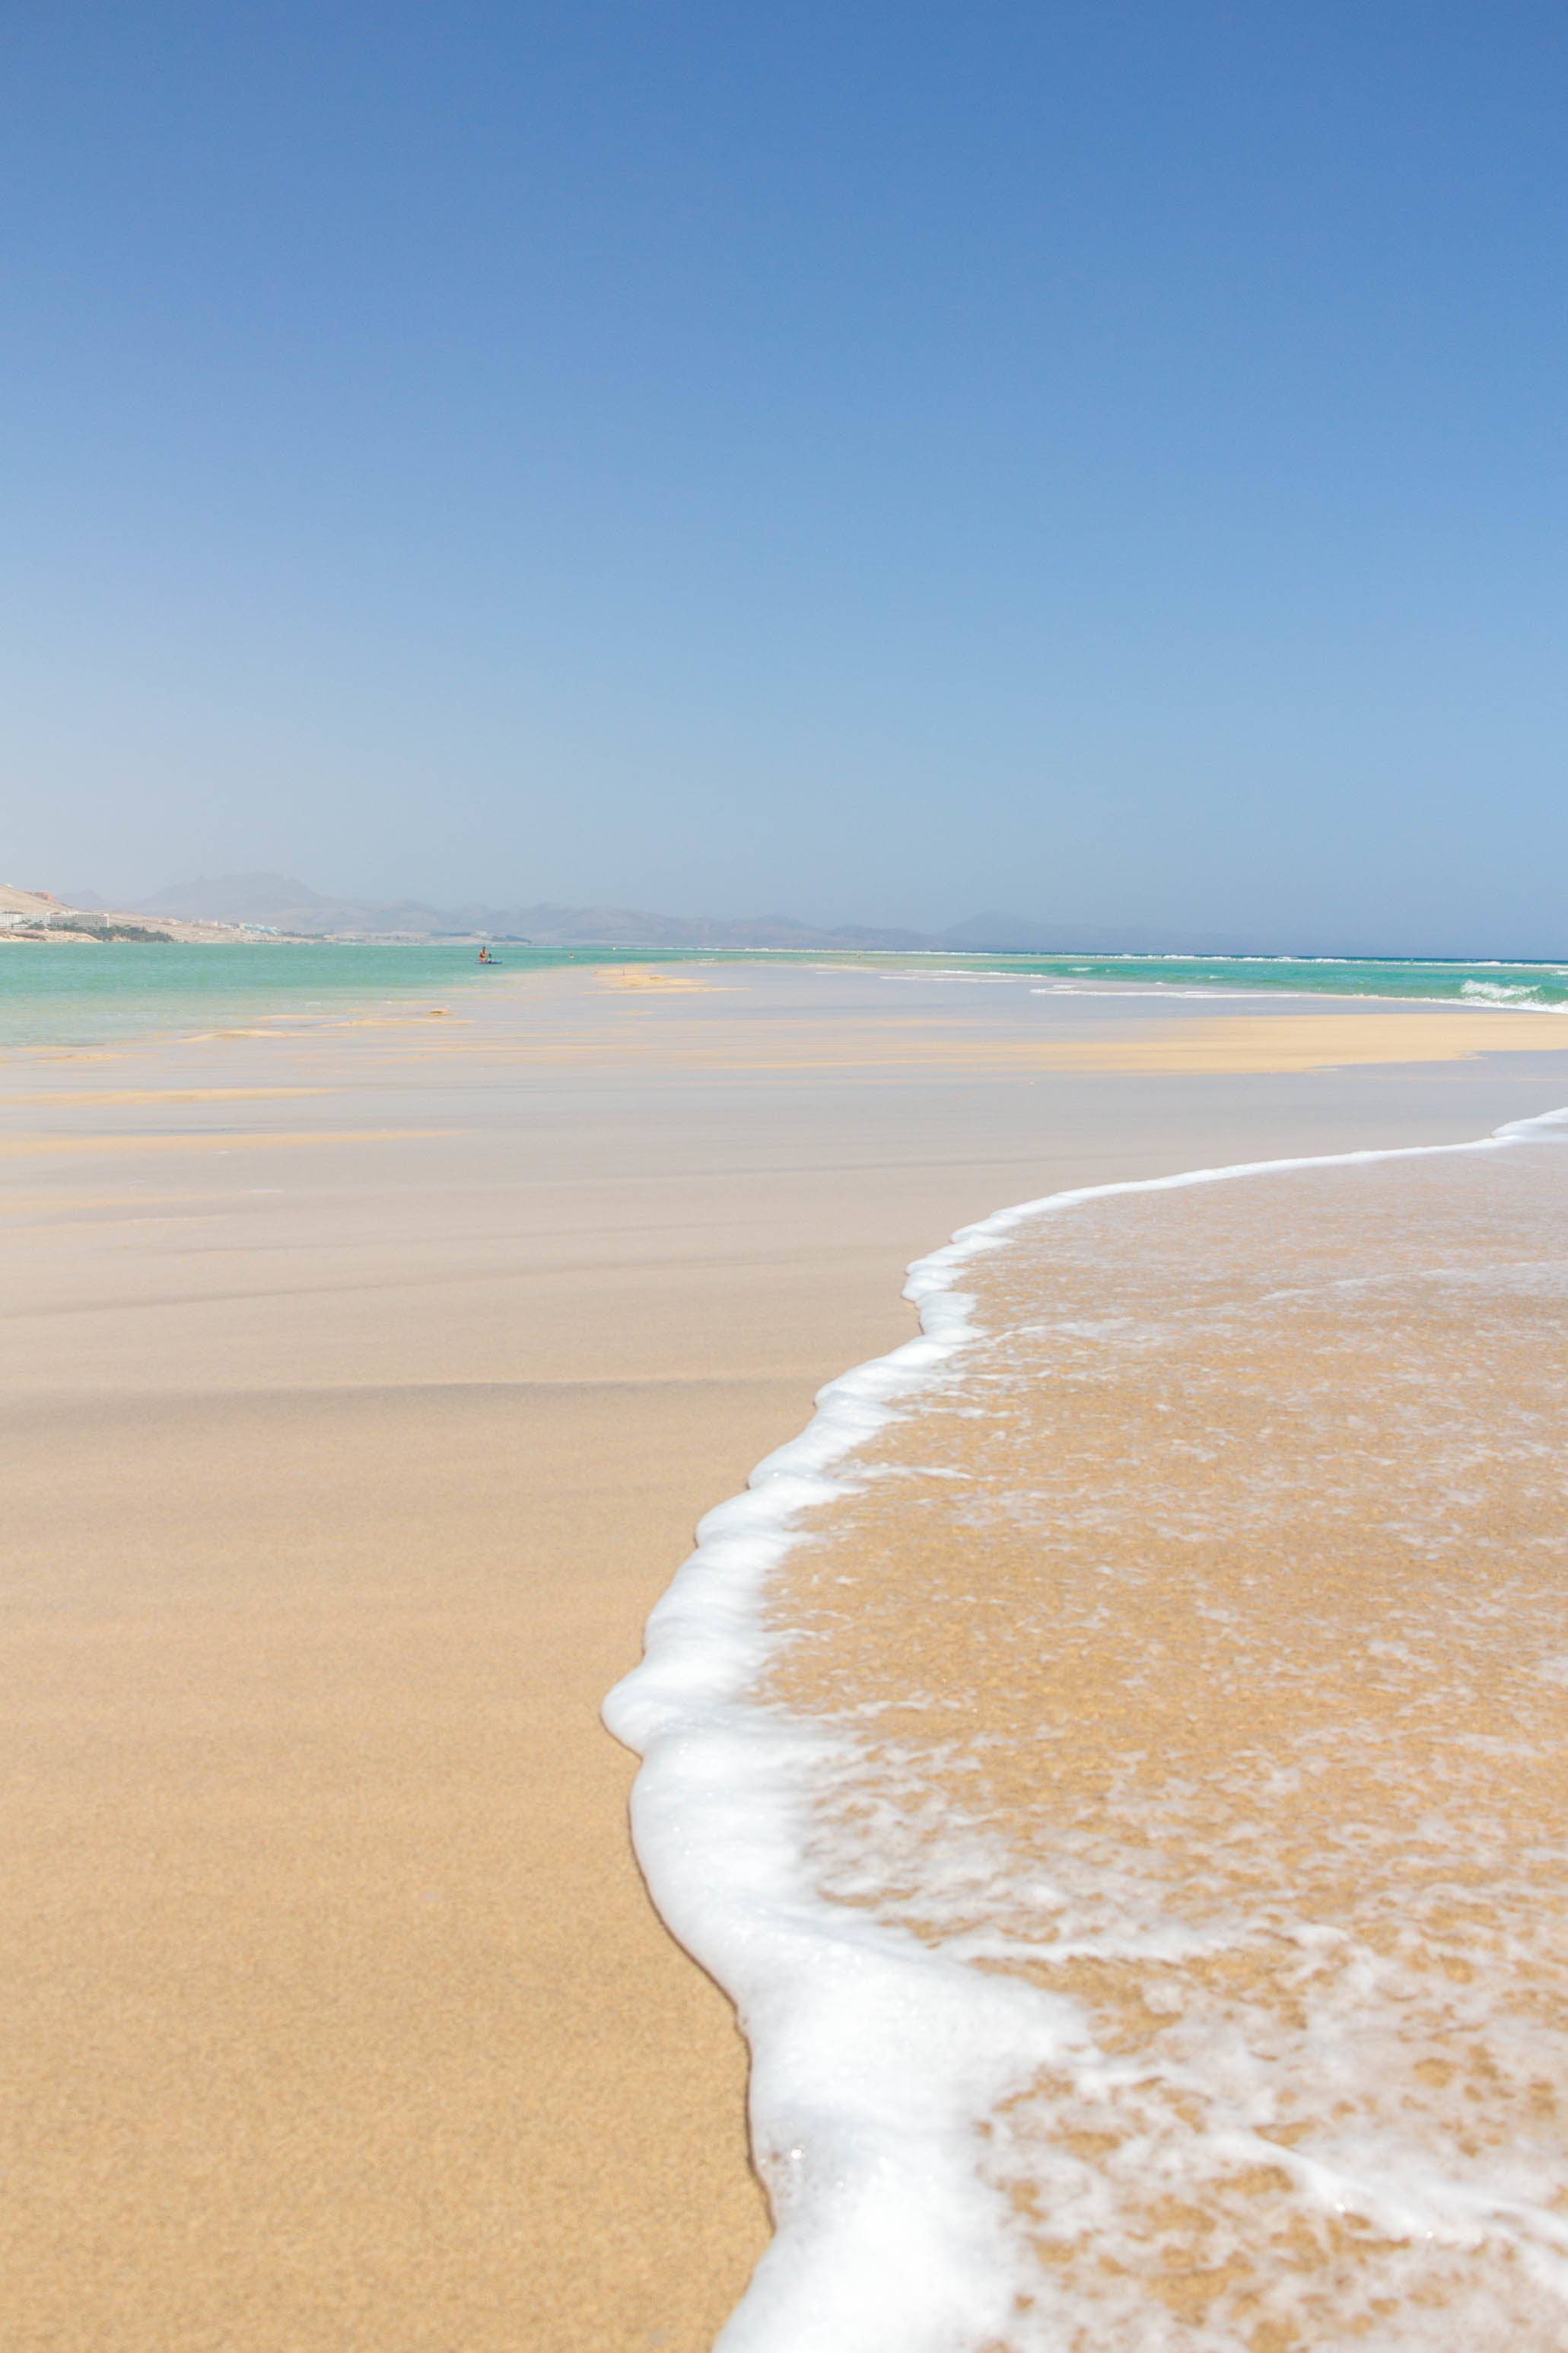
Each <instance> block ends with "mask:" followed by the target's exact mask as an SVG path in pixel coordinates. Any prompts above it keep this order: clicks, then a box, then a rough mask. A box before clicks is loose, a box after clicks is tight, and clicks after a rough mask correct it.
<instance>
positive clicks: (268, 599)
mask: <svg viewBox="0 0 1568 2353" xmlns="http://www.w3.org/2000/svg"><path fill="white" fill-rule="evenodd" d="M0 40H3V42H4V51H3V54H4V57H5V77H4V82H5V89H4V95H3V96H0V106H3V108H4V110H5V124H6V138H5V155H4V161H3V162H0V174H3V183H0V185H4V188H5V195H6V198H7V200H8V210H9V212H10V215H11V217H12V218H13V219H14V220H26V221H27V222H29V223H30V224H32V227H31V229H30V232H29V235H28V237H26V239H23V240H18V241H16V242H15V243H14V244H13V246H12V247H11V248H10V250H9V253H8V256H7V258H6V259H5V261H4V263H3V264H0V268H3V269H4V273H5V280H4V282H5V293H6V303H5V310H6V314H7V319H8V322H9V323H8V332H9V334H10V336H11V338H12V353H11V364H10V367H9V369H8V371H7V375H8V378H9V382H10V385H11V396H10V400H9V402H8V409H7V417H8V421H7V427H6V430H5V439H4V444H3V448H0V465H3V466H4V470H5V496H6V502H7V510H8V515H9V520H10V531H9V534H8V537H9V553H8V561H7V565H6V570H5V605H6V621H7V628H6V632H5V638H6V644H5V652H4V654H3V655H0V681H3V683H4V686H5V692H6V699H7V704H8V707H9V710H10V712H11V714H12V716H11V724H10V729H9V744H8V759H7V770H8V776H9V779H10V789H9V791H8V793H7V802H8V808H7V815H6V823H5V866H6V868H7V870H8V872H7V879H8V880H10V881H15V882H16V883H17V884H20V885H23V886H24V887H26V885H28V884H33V885H41V886H43V887H47V888H55V887H57V886H58V885H60V884H63V885H65V886H68V887H73V886H81V887H85V886H87V885H88V884H89V883H90V884H91V886H92V887H93V888H94V889H96V890H99V891H100V892H105V893H106V894H110V895H112V894H114V893H121V894H123V896H124V897H125V898H126V899H127V900H128V901H134V900H139V899H141V898H143V897H145V896H147V895H149V894H151V893H153V892H155V891H158V890H160V889H162V888H163V887H164V886H166V885H168V884H169V883H170V881H171V880H172V879H173V878H175V877H178V876H185V877H190V876H194V875H195V874H197V873H201V872H205V873H206V874H209V875H220V876H221V875H234V874H243V873H247V872H250V871H279V872H282V873H284V874H302V875H304V876H306V877H308V878H309V880H310V884H311V887H312V888H314V889H316V890H317V891H320V892H322V893H324V894H326V895H329V896H335V897H342V898H344V899H353V900H356V901H367V900H376V901H395V900H396V899H398V898H401V897H405V896H417V897H420V898H423V899H426V900H428V901H431V902H435V903H437V904H439V905H460V904H462V903H464V902H476V901H484V902H493V903H508V902H517V903H526V902H532V901H540V900H548V901H553V902H561V903H563V904H567V905H583V904H590V905H592V904H619V905H626V906H632V907H638V908H647V909H650V910H657V911H659V912H661V913H669V914H672V915H681V916H713V917H719V918H726V917H729V918H734V917H749V916H753V915H761V914H764V913H778V912H780V911H783V912H784V913H788V914H790V915H792V916H794V917H795V918H796V919H798V920H800V921H803V922H806V923H814V924H818V925H822V926H825V927H834V926H837V925H840V924H844V923H864V924H868V925H874V926H879V927H895V928H907V929H911V930H916V931H921V932H931V933H937V932H941V931H942V930H944V929H946V928H947V927H948V926H950V925H952V924H953V923H957V922H959V921H961V920H962V919H963V917H964V916H965V915H967V914H969V913H973V911H974V910H976V909H981V908H1005V909H1010V910H1016V911H1017V912H1018V913H1022V914H1026V915H1029V916H1031V917H1033V918H1035V919H1038V920H1044V921H1055V922H1060V923H1064V924H1068V923H1071V924H1082V923H1089V924H1096V925H1100V924H1110V925H1113V926H1119V927H1126V926H1134V927H1137V926H1143V927H1148V926H1150V925H1155V926H1163V928H1165V929H1167V930H1169V931H1172V932H1181V933H1183V934H1187V933H1191V932H1193V931H1194V930H1196V931H1200V932H1203V931H1212V932H1213V933H1215V934H1223V935H1226V936H1234V935H1237V934H1246V935H1247V937H1249V938H1251V937H1259V938H1266V939H1274V940H1278V941H1279V944H1281V945H1282V946H1285V945H1289V946H1298V947H1302V948H1306V947H1316V948H1318V949H1319V950H1320V951H1321V952H1325V953H1331V952H1334V951H1336V950H1348V951H1352V952H1356V951H1368V950H1370V949H1373V948H1378V949H1381V950H1382V951H1383V952H1384V953H1390V954H1398V953H1421V952H1427V953H1450V954H1455V955H1521V956H1524V955H1551V954H1552V953H1553V952H1555V953H1557V954H1559V955H1561V954H1563V953H1564V952H1568V921H1565V919H1564V917H1563V914H1562V913H1561V912H1560V909H1561V902H1562V896H1563V894H1562V889H1561V883H1560V881H1559V876H1560V873H1561V871H1562V867H1563V860H1564V854H1565V852H1568V814H1565V812H1568V794H1565V793H1564V790H1563V785H1564V776H1563V767H1564V761H1563V744H1564V740H1565V739H1564V720H1565V718H1568V669H1565V666H1564V664H1563V659H1562V652H1561V647H1562V641H1563V625H1564V620H1565V619H1568V594H1565V591H1568V531H1565V529H1564V524H1565V522H1568V517H1565V516H1564V513H1563V507H1564V504H1565V483H1568V470H1565V469H1564V466H1563V432H1564V427H1563V414H1562V402H1561V385H1562V381H1563V359H1564V350H1563V346H1564V341H1565V338H1568V322H1565V319H1564V313H1563V302H1562V286H1563V264H1564V259H1565V256H1564V243H1565V237H1568V229H1565V223H1568V212H1565V210H1564V207H1563V204H1562V202H1561V196H1562V184H1563V150H1562V136H1561V125H1562V121H1563V106H1564V101H1565V99H1568V88H1565V85H1568V71H1565V68H1568V24H1565V23H1564V20H1563V17H1562V16H1561V13H1560V12H1558V11H1556V10H1549V9H1547V8H1546V7H1545V6H1542V5H1504V6H1502V7H1500V8H1499V9H1496V10H1491V11H1488V12H1486V13H1485V15H1484V16H1481V15H1479V14H1478V13H1477V12H1475V11H1473V10H1468V9H1461V8H1458V7H1454V6H1448V5H1439V6H1436V7H1421V8H1417V7H1415V5H1386V6H1380V7H1378V8H1376V9H1373V10H1370V11H1369V10H1366V9H1364V8H1360V7H1352V6H1350V5H1339V0H1330V5H1324V6H1321V7H1317V8H1314V9H1313V10H1312V11H1310V16H1309V17H1308V18H1306V19H1303V18H1302V17H1300V16H1286V15H1282V14H1281V15H1273V16H1267V17H1266V16H1263V15H1262V14H1261V13H1260V14H1259V15H1258V16H1256V17H1248V16H1247V15H1246V14H1245V13H1237V12H1235V11H1232V10H1230V9H1229V8H1227V7H1225V6H1221V5H1217V0H1215V5H1184V6H1182V7H1180V8H1177V9H1169V8H1156V7H1154V6H1153V5H1112V6H1110V7H1108V8H1105V9H1101V10H1097V11H1093V12H1087V11H1075V10H1069V9H1067V8H1062V7H1046V8H1037V7H1036V8H1026V7H1023V6H1019V5H998V6H994V7H989V8H986V9H984V10H982V11H978V12H977V11H963V12H961V11H958V10H956V9H952V8H950V7H947V8H944V7H935V6H922V5H916V6H914V7H900V8H899V9H897V10H895V9H893V8H891V7H889V6H885V5H871V6H868V7H864V8H860V9H857V10H855V11H853V12H850V13H849V14H848V15H846V14H845V13H844V12H841V11H833V10H829V9H826V8H825V7H822V6H820V5H811V6H801V5H792V6H789V7H787V8H784V9H782V10H778V11H774V12H773V13H772V14H769V15H757V14H755V13H751V14H744V15H742V14H738V13H736V12H731V11H726V10H721V9H719V8H716V7H713V6H711V5H653V6H644V7H638V8H637V9H636V10H633V9H630V8H628V7H626V6H625V5H620V6H616V5H603V6H588V7H576V8H573V9H570V10H568V9H566V8H563V7H561V6H556V5H542V6H533V7H527V8H523V9H511V8H502V7H500V6H499V5H479V0H455V5H452V6H451V7H449V8H447V9H445V10H443V11H441V12H439V14H438V15H437V14H433V13H432V12H430V11H428V10H426V9H421V8H416V7H414V6H412V5H408V0H391V5H386V6H383V7H377V8H375V9H372V8H370V7H369V6H368V5H363V0H330V4H329V5H326V6H324V7H321V6H312V7H310V8H307V7H305V6H304V5H302V0H279V5H275V6H271V7H269V8H268V9H267V10H265V11H242V12H238V13H236V14H229V15H225V16H214V15H213V14H212V13H211V12H209V11H206V10H203V9H201V8H198V7H196V6H195V5H190V0H176V5H172V6H160V7H159V8H158V9H157V10H156V11H155V12H154V11H153V9H151V8H150V7H147V6H145V5H131V6H130V7H118V6H117V7H112V8H111V7H110V6H108V5H102V0H98V5H91V0H89V5H87V6H85V7H84V8H81V9H78V10H73V11H71V12H70V14H69V16H68V17H65V16H58V15H55V16H50V15H47V14H46V13H45V12H41V11H40V12H33V13H31V14H19V15H16V16H13V17H12V19H11V20H10V22H9V23H8V25H7V26H6V27H5V31H4V34H3V35H0Z"/></svg>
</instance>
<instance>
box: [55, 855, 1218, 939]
mask: <svg viewBox="0 0 1568 2353" xmlns="http://www.w3.org/2000/svg"><path fill="white" fill-rule="evenodd" d="M66 903H68V904H70V905H74V906H77V907H89V906H90V907H98V908H101V907H103V906H105V905H106V904H107V903H108V902H106V901H104V900H103V899H101V898H100V897H99V895H98V894H97V893H96V892H85V891H84V892H79V893H77V894H76V896H75V898H74V899H72V900H70V901H68V902H66ZM128 912H130V913H134V914H137V915H147V916H151V917H153V918H154V919H156V920H160V921H162V922H164V923H170V922H175V923H205V924H212V923H242V924H257V925H261V926H263V927H265V928H267V929H268V930H271V931H276V932H283V933H288V934H292V935H293V936H295V937H301V938H307V939H383V940H384V939H403V940H441V939H452V940H468V939H475V938H481V939H494V940H528V941H531V942H533V943H534V944H537V945H538V946H541V947H566V946H574V945H582V946H589V945H595V946H616V947H646V948H714V949H724V948H825V949H826V948H862V949H876V948H882V949H905V950H911V949H913V950H924V951H927V952H928V953H936V954H942V953H943V952H946V953H950V954H971V955H973V954H974V953H976V952H979V953H990V954H1005V953H1008V952H1009V951H1010V952H1012V953H1013V954H1015V955H1047V954H1051V953H1053V952H1054V953H1055V954H1058V955H1097V954H1113V953H1115V952H1117V951H1121V953H1123V954H1126V953H1132V954H1138V953H1142V954H1145V955H1205V954H1206V955H1215V954H1221V953H1224V952H1225V951H1226V949H1229V950H1230V951H1232V952H1235V951H1236V949H1237V943H1236V942H1234V941H1224V940H1219V939H1215V938H1214V937H1212V936H1202V937H1200V936H1198V935H1197V934H1184V933H1180V932H1175V931H1167V930H1166V929H1165V928H1164V927H1163V925H1160V924H1155V923H1049V922H1045V921H1042V920H1041V919H1040V918H1039V917H1038V916H1027V915H1010V914H1005V913H998V912H995V911H991V912H988V913H983V914H978V915H971V916H970V917H969V918H968V919H967V921H966V922H964V923H954V924H953V925H952V928H951V929H950V930H947V931H944V932H910V931H898V930H887V929H880V928H878V927H875V926H872V925H869V924H861V923H846V924H841V925H839V926H838V927H837V928H835V929H821V928H818V927H816V926H814V925H812V924H810V923H796V922H795V920H794V918H793V917H792V916H789V915H760V916H754V917H750V918H746V919H743V920H741V921H729V920H721V919H720V918H718V917H715V916H707V915H660V914H655V913H650V912H649V911H648V910H647V909H646V908H640V907H563V906H561V905H559V904H557V903H556V902H553V901H541V902H535V903H534V904H532V905H531V906H499V907H498V906H490V905H489V904H488V903H486V902H481V901H479V900H471V901H469V902H468V903H466V904H465V905H463V906H459V907H435V906H432V905H431V904H430V903H429V902H428V901H426V900H423V899H395V900H374V899H335V898H332V897H331V896H329V895H328V894H326V893H324V892H320V891H312V890H311V888H310V885H309V883H306V882H301V881H300V880H299V879H298V877H297V876H295V875H291V874H224V875H218V876H216V877H211V878H206V877H204V878H203V879H201V880H199V881H194V882H178V883H174V884H171V886H170V887H169V888H168V889H167V890H164V891H154V892H153V893H152V895H151V897H149V898H146V899H141V900H138V901H137V902H135V904H134V906H133V907H132V909H130V910H129V911H128Z"/></svg>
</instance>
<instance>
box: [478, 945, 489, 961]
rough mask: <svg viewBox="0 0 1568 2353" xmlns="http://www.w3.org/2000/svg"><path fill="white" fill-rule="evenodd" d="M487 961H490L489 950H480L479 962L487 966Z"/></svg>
mask: <svg viewBox="0 0 1568 2353" xmlns="http://www.w3.org/2000/svg"><path fill="white" fill-rule="evenodd" d="M489 961H490V952H489V948H481V949H480V950H479V962H480V963H481V964H489Z"/></svg>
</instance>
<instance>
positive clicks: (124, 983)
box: [0, 941, 1568, 1050]
mask: <svg viewBox="0 0 1568 2353" xmlns="http://www.w3.org/2000/svg"><path fill="white" fill-rule="evenodd" d="M496 955H497V959H498V963H497V965H496V967H495V968H494V969H495V970H500V971H509V972H512V973H518V972H528V971H542V970H549V969H552V968H554V967H557V966H560V965H573V964H591V965H605V964H683V963H699V964H703V963H711V962H713V961H714V958H713V956H712V954H711V952H710V951H708V950H700V949H648V948H618V947H576V948H531V947H521V946H512V945H506V944H502V945H500V947H498V949H497V950H496ZM722 960H723V961H725V962H735V963H751V962H757V963H764V962H765V963H805V964H821V963H823V962H825V961H828V960H829V959H825V958H824V957H823V956H822V955H818V954H814V953H802V954H798V955H797V954H795V953H794V952H791V953H789V954H787V955H786V954H782V953H779V952H775V951H771V950H768V951H764V950H755V951H752V952H751V953H750V954H749V955H748V954H727V955H725V957H724V958H723V959H722ZM831 961H832V962H835V963H845V964H848V963H853V964H859V965H868V966H869V967H872V968H874V969H879V970H884V971H895V972H896V971H900V970H908V971H910V972H916V973H921V974H924V975H930V974H932V973H935V972H942V973H947V974H952V975H954V976H961V977H969V978H972V979H974V980H976V981H984V980H986V979H996V978H1006V979H1013V980H1026V979H1029V978H1032V977H1033V978H1037V979H1038V980H1039V981H1040V982H1041V984H1042V985H1043V986H1045V987H1047V988H1048V989H1050V990H1051V991H1053V992H1058V991H1059V992H1063V993H1079V992H1082V991H1085V990H1089V991H1091V992H1099V991H1100V990H1105V989H1110V990H1115V991H1118V992H1124V993H1137V994H1142V993H1145V992H1152V993H1154V994H1156V995H1158V996H1161V997H1182V996H1188V995H1192V994H1194V993H1195V994H1197V995H1199V996H1208V995H1210V994H1212V993H1213V992H1215V991H1216V990H1218V991H1221V992H1223V993H1224V994H1226V996H1234V995H1236V994H1237V993H1243V994H1251V995H1259V996H1268V997H1278V996H1279V995H1280V994H1282V993H1283V994H1287V995H1297V996H1300V995H1308V996H1313V997H1331V996H1340V997H1388V998H1392V999H1395V1000H1398V1001H1400V1002H1403V1003H1413V1002H1421V1001H1426V1002H1432V1003H1460V1004H1495V1005H1505V1006H1511V1007H1517V1008H1521V1009H1529V1008H1540V1009H1542V1010H1543V1011H1545V1010H1551V1009H1555V1008H1568V965H1554V964H1528V965H1527V964H1457V963H1440V962H1436V961H1429V962H1419V961H1405V960H1400V959H1396V958H1385V959H1378V960H1372V961H1363V962H1359V963H1352V962H1348V961H1343V960H1335V959H1333V958H1328V957H1319V958H1310V959H1303V958H1293V957H1287V956H1277V957H1261V956H1259V957H1246V956H1218V957H1193V956H1153V957H1149V956H1102V957H1099V958H1093V959H1091V958H1086V957H1083V956H965V957H956V958H955V957H950V956H942V957H931V956H889V955H856V956H850V955H837V956H835V957H833V958H832V959H831ZM492 978H493V971H487V970H486V969H485V968H484V967H483V966H481V965H479V963H478V961H477V952H476V950H475V949H474V948H473V947H471V946H466V945H465V946H462V947H384V946H374V945H366V946H349V945H342V944H316V943H300V944H295V943H292V942H289V943H280V944H267V945H257V946H249V945H241V944H234V945H228V944H225V945H221V946H210V947H196V946H169V947H163V946H159V945H157V944H137V943H130V942H121V943H106V944H97V943H82V944H73V945H70V946H48V947H44V946H38V945H36V944H6V943H5V942H4V941H0V1050H5V1048H16V1047H28V1046H47V1045H79V1046H88V1045H95V1044H102V1043H104V1042H105V1041H107V1040H109V1039H125V1038H132V1037H138V1036H146V1035H150V1034H153V1033H154V1032H157V1031H160V1030H163V1031H167V1030H172V1029H179V1028H181V1027H182V1026H183V1025H185V1024H187V1023H190V1022H199V1023H203V1024H205V1023H207V1022H210V1021H214V1020H229V1019H239V1018H256V1017H258V1016H265V1015H267V1014H270V1013H278V1014H281V1015H289V1016H295V1017H300V1018H310V1017H312V1016H314V1015H316V1014H326V1015H330V1014H331V1013H332V1012H333V1011H334V1010H336V1009H339V1008H343V1007H346V1006H349V1005H353V1004H363V1003H366V1002H390V1003H394V1004H396V1003H401V1002H405V1001H406V1000H407V999H408V998H409V997H416V996H420V995H423V994H426V993H427V992H429V991H430V990H432V989H438V990H441V991H447V990H450V989H454V988H458V987H468V986H475V987H485V986H486V985H488V984H489V981H490V980H491V979H492Z"/></svg>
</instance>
